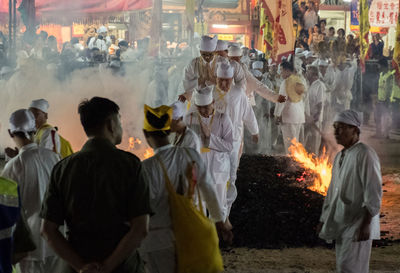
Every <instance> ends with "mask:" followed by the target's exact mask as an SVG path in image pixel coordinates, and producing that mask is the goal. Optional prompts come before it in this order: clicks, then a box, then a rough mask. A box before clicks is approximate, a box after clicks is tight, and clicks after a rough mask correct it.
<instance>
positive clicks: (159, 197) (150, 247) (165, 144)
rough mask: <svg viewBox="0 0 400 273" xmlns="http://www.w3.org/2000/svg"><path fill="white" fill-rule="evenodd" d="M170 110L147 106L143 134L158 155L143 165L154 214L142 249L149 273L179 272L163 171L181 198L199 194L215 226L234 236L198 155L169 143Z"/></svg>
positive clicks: (223, 232)
mask: <svg viewBox="0 0 400 273" xmlns="http://www.w3.org/2000/svg"><path fill="white" fill-rule="evenodd" d="M168 108H169V107H167V106H165V105H163V106H160V107H158V108H149V107H147V106H145V112H147V113H145V124H144V134H145V137H146V140H147V142H148V144H149V145H150V146H151V147H152V148H153V149H154V152H155V156H153V157H151V158H149V159H147V160H145V161H143V170H144V174H145V177H146V178H147V179H148V181H149V188H150V202H151V206H152V208H153V210H154V215H153V216H152V217H151V219H150V228H149V234H148V235H147V237H146V238H145V239H144V240H143V242H142V245H141V248H140V253H141V255H142V256H143V259H144V260H145V261H146V267H147V269H148V272H149V273H174V272H176V268H177V266H176V254H175V236H174V232H173V227H172V220H171V214H170V206H169V202H168V191H167V189H166V186H165V184H166V181H165V174H164V171H163V167H164V168H165V170H166V171H167V173H166V175H167V176H168V178H169V180H170V182H171V184H172V186H173V188H174V189H175V191H176V192H177V193H178V194H181V195H184V196H188V197H189V196H193V195H195V193H196V192H197V190H198V191H200V194H201V197H202V198H203V200H204V201H205V203H206V205H207V208H208V211H209V213H210V218H211V219H212V220H213V221H214V222H215V223H216V226H217V229H218V230H219V231H220V232H221V233H222V234H225V235H227V236H228V237H231V232H230V231H228V229H227V228H226V225H225V224H224V222H223V220H224V219H223V213H222V209H221V207H220V204H219V202H218V199H217V194H216V191H215V188H214V185H213V184H214V183H213V181H212V178H211V176H210V175H209V174H208V170H207V167H206V165H205V164H204V162H203V160H202V159H201V157H200V155H199V153H197V152H196V151H195V150H193V149H191V148H183V147H176V146H173V145H172V144H170V143H169V140H168V131H169V129H170V123H171V116H170V115H171V112H172V111H171V110H169V109H168ZM149 112H150V113H149ZM166 114H167V115H168V116H169V117H168V119H167V120H165V119H164V118H163V116H165V115H166ZM156 123H157V124H156ZM159 125H160V126H159ZM193 163H194V165H193ZM189 168H195V173H196V187H195V189H192V188H191V187H190V183H189V180H190V179H191V177H188V169H189ZM190 174H192V172H190ZM190 224H195V223H190Z"/></svg>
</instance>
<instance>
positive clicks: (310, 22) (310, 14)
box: [304, 9, 318, 30]
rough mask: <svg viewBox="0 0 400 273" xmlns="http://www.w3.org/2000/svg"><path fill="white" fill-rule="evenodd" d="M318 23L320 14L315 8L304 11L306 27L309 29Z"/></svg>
mask: <svg viewBox="0 0 400 273" xmlns="http://www.w3.org/2000/svg"><path fill="white" fill-rule="evenodd" d="M316 24H318V15H317V13H316V12H315V11H314V10H310V9H308V10H307V11H306V12H305V13H304V29H305V30H308V29H309V28H313V27H314V26H315V25H316Z"/></svg>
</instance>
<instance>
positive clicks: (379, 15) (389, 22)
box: [369, 0, 399, 27]
mask: <svg viewBox="0 0 400 273" xmlns="http://www.w3.org/2000/svg"><path fill="white" fill-rule="evenodd" d="M398 16H399V0H373V1H372V3H371V6H370V8H369V23H370V25H371V27H395V26H396V25H397V18H398Z"/></svg>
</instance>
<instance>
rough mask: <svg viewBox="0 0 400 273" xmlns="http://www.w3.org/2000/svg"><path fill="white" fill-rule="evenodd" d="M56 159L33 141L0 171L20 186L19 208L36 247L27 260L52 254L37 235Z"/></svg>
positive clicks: (55, 155) (42, 258) (50, 152)
mask: <svg viewBox="0 0 400 273" xmlns="http://www.w3.org/2000/svg"><path fill="white" fill-rule="evenodd" d="M59 160H60V157H59V156H58V155H57V154H55V153H54V152H52V151H50V150H48V149H43V148H40V147H38V146H37V144H36V143H32V144H28V145H25V146H24V147H22V148H21V149H20V151H19V154H18V155H17V156H16V157H14V158H13V159H11V160H10V161H9V162H8V163H7V164H6V165H5V167H4V170H3V172H2V174H1V176H3V177H5V178H8V179H11V180H14V181H16V182H17V183H18V185H19V187H20V193H21V203H22V207H23V209H24V210H25V214H26V217H27V222H28V225H29V227H30V229H31V231H32V239H33V241H34V243H35V245H36V250H34V251H32V252H29V255H28V257H27V258H26V259H28V260H37V261H44V259H45V258H46V257H49V256H54V255H55V254H54V253H53V251H52V250H51V249H50V247H49V246H48V245H47V243H46V242H45V240H44V239H43V238H42V237H41V236H40V224H41V218H40V217H39V213H40V210H41V207H42V201H43V198H44V195H45V192H46V189H47V186H48V185H49V182H50V175H51V171H52V169H53V167H54V165H55V164H56V163H57V162H58V161H59Z"/></svg>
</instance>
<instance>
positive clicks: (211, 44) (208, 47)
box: [200, 36, 218, 52]
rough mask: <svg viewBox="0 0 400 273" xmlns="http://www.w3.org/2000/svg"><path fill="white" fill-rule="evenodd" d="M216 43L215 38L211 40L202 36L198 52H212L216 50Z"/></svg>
mask: <svg viewBox="0 0 400 273" xmlns="http://www.w3.org/2000/svg"><path fill="white" fill-rule="evenodd" d="M217 42H218V38H217V36H214V37H213V38H211V37H209V36H202V37H201V42H200V50H201V51H205V52H214V51H215V49H216V48H217Z"/></svg>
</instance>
